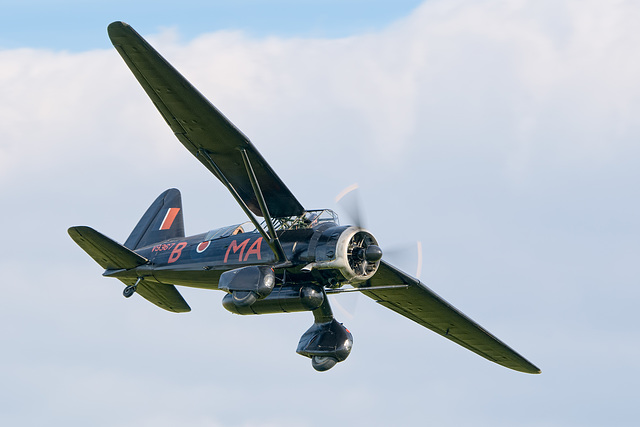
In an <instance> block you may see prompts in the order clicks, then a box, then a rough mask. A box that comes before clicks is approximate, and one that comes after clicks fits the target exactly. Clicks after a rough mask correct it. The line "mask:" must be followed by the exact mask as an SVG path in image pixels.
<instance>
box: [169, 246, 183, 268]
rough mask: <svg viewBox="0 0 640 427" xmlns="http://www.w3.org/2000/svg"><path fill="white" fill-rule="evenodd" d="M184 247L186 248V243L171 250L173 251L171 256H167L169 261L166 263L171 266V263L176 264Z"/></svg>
mask: <svg viewBox="0 0 640 427" xmlns="http://www.w3.org/2000/svg"><path fill="white" fill-rule="evenodd" d="M185 246H187V242H180V243H178V244H177V245H176V247H175V248H174V249H173V251H172V252H171V255H169V261H167V262H168V263H169V264H171V263H172V262H176V261H177V260H178V258H180V255H182V250H183V249H184V247H185Z"/></svg>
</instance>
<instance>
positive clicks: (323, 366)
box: [311, 356, 338, 372]
mask: <svg viewBox="0 0 640 427" xmlns="http://www.w3.org/2000/svg"><path fill="white" fill-rule="evenodd" d="M336 363H338V359H336V358H335V357H331V356H313V357H312V358H311V366H313V369H315V370H316V371H318V372H324V371H328V370H329V369H331V368H333V367H334V366H335V365H336Z"/></svg>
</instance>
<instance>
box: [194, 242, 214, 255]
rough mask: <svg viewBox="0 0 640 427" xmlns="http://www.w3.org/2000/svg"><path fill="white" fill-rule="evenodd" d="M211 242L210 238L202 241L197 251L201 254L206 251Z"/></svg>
mask: <svg viewBox="0 0 640 427" xmlns="http://www.w3.org/2000/svg"><path fill="white" fill-rule="evenodd" d="M209 244H211V241H210V240H207V241H206V242H202V243H200V244H199V245H198V246H197V247H196V252H198V253H199V254H201V253H202V252H204V251H206V250H207V248H208V247H209Z"/></svg>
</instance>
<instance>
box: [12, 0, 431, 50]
mask: <svg viewBox="0 0 640 427" xmlns="http://www.w3.org/2000/svg"><path fill="white" fill-rule="evenodd" d="M419 4H420V2H419V1H417V0H399V1H393V2H389V1H365V0H347V1H338V0H327V1H320V0H302V1H294V0H281V1H264V0H238V1H219V0H213V1H196V2H190V1H187V2H175V1H136V2H131V1H124V0H114V1H53V2H51V1H8V2H7V1H3V2H0V6H2V12H3V13H2V16H0V27H1V28H2V32H1V33H0V48H16V47H38V48H52V49H63V50H70V51H80V50H88V49H94V48H106V47H108V46H109V42H108V40H107V38H106V37H105V31H104V27H106V25H107V24H108V23H109V22H112V21H125V22H129V23H131V25H136V28H138V31H140V32H141V33H144V34H149V33H155V32H158V31H160V30H161V29H162V28H177V29H179V30H180V34H181V36H182V37H184V38H185V39H190V38H192V37H195V36H196V35H198V34H201V33H203V32H209V31H214V30H242V31H245V32H247V33H248V34H250V35H252V36H256V37H264V36H270V35H271V36H274V35H275V36H287V37H292V36H297V37H344V36H349V35H353V34H356V33H361V32H365V31H373V30H379V29H381V28H383V27H384V26H385V25H387V24H389V23H391V22H393V21H394V20H395V19H398V18H401V17H403V16H406V15H407V14H408V13H409V12H411V10H412V9H414V8H415V7H417V6H418V5H419Z"/></svg>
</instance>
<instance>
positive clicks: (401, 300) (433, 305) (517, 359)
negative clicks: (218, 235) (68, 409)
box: [362, 261, 540, 374]
mask: <svg viewBox="0 0 640 427" xmlns="http://www.w3.org/2000/svg"><path fill="white" fill-rule="evenodd" d="M390 285H406V286H407V287H406V288H391V289H379V290H373V291H363V292H362V293H363V294H365V295H366V296H368V297H370V298H373V299H374V300H376V302H377V303H379V304H382V305H383V306H385V307H387V308H390V309H391V310H393V311H395V312H396V313H399V314H401V315H403V316H405V317H408V318H409V319H411V320H413V321H414V322H416V323H419V324H420V325H422V326H424V327H426V328H429V329H431V330H432V331H434V332H436V333H438V334H440V335H442V336H443V337H445V338H448V339H450V340H451V341H453V342H455V343H457V344H460V345H461V346H463V347H465V348H467V349H469V350H471V351H473V352H474V353H477V354H479V355H480V356H482V357H484V358H486V359H488V360H491V361H492V362H495V363H498V364H500V365H502V366H506V367H507V368H511V369H514V370H516V371H520V372H526V373H529V374H539V373H540V369H538V368H537V367H536V366H535V365H533V364H532V363H531V362H529V361H528V360H527V359H525V358H524V357H522V356H520V355H519V354H518V353H516V352H515V351H514V350H513V349H511V348H510V347H509V346H507V345H506V344H505V343H503V342H502V341H500V340H499V339H498V338H496V337H494V336H493V335H492V334H490V333H489V332H487V331H486V330H485V329H483V328H482V327H481V326H480V325H478V324H477V323H476V322H474V321H473V320H471V319H470V318H468V317H467V316H465V315H464V314H463V313H461V312H460V311H459V310H457V309H456V308H455V307H453V306H452V305H451V304H449V303H448V302H446V301H445V300H444V299H442V298H441V297H439V296H438V295H437V294H436V293H435V292H433V291H432V290H431V289H429V288H427V287H426V286H425V285H424V284H423V283H421V282H420V281H418V280H416V279H414V278H413V277H411V276H409V275H407V274H405V273H403V272H402V271H400V270H398V269H397V268H395V267H393V266H391V265H390V264H388V263H386V262H384V261H381V262H380V267H379V268H378V271H377V272H376V274H375V275H374V276H373V277H372V278H371V279H370V280H369V281H368V282H367V286H371V287H375V286H381V287H383V286H390Z"/></svg>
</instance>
